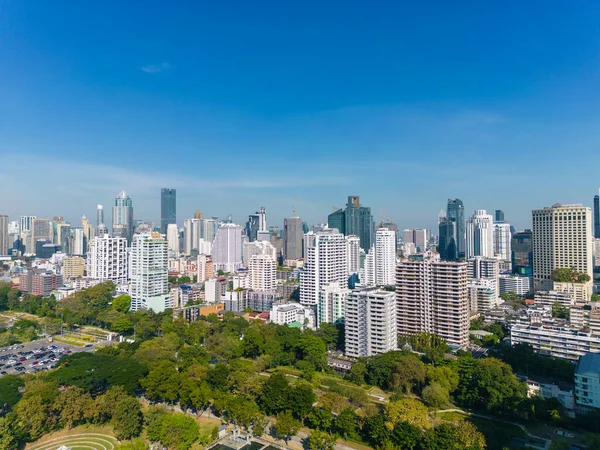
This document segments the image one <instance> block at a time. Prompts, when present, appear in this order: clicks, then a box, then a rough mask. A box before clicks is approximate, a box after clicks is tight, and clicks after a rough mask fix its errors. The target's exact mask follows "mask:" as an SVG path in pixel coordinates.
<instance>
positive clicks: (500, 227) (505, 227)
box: [494, 211, 511, 261]
mask: <svg viewBox="0 0 600 450" xmlns="http://www.w3.org/2000/svg"><path fill="white" fill-rule="evenodd" d="M497 212H498V211H496V213H497ZM510 244H511V233H510V224H509V223H508V222H494V256H496V257H497V258H500V259H501V260H503V261H510V260H511V250H510Z"/></svg>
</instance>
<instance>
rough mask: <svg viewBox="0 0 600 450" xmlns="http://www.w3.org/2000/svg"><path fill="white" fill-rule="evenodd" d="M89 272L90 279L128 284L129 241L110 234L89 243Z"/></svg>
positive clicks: (97, 237) (95, 238)
mask: <svg viewBox="0 0 600 450" xmlns="http://www.w3.org/2000/svg"><path fill="white" fill-rule="evenodd" d="M88 247H89V251H88V256H87V272H88V276H89V277H90V278H94V279H96V280H100V281H102V282H104V281H112V282H113V283H115V284H116V285H125V284H127V277H128V275H127V268H128V261H127V239H125V238H123V237H112V236H109V235H108V234H105V235H104V236H96V237H94V238H93V239H92V240H91V241H90V243H89V246H88Z"/></svg>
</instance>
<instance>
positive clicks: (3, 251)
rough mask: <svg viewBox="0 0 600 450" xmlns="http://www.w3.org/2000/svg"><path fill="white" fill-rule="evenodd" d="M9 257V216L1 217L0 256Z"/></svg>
mask: <svg viewBox="0 0 600 450" xmlns="http://www.w3.org/2000/svg"><path fill="white" fill-rule="evenodd" d="M6 255H8V216H6V215H3V214H2V215H0V256H6Z"/></svg>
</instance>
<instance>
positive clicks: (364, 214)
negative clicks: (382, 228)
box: [327, 196, 375, 251]
mask: <svg viewBox="0 0 600 450" xmlns="http://www.w3.org/2000/svg"><path fill="white" fill-rule="evenodd" d="M327 222H328V226H329V228H337V230H338V231H339V232H340V233H342V234H343V235H344V236H350V235H355V236H358V237H359V238H360V247H361V248H362V249H363V250H364V251H368V250H369V249H370V248H371V246H372V245H373V240H374V229H375V224H374V222H373V216H372V215H371V208H369V207H366V206H362V205H361V204H360V203H359V198H358V197H357V196H349V197H348V203H347V204H346V207H345V208H343V209H339V210H337V211H335V212H334V213H332V214H330V215H329V217H328V219H327Z"/></svg>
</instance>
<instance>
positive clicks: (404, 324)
mask: <svg viewBox="0 0 600 450" xmlns="http://www.w3.org/2000/svg"><path fill="white" fill-rule="evenodd" d="M468 279H469V276H468V267H467V263H465V262H449V261H441V260H440V255H439V254H437V253H435V252H432V251H427V252H425V253H422V254H419V255H415V256H413V257H412V258H411V259H405V260H403V261H402V262H400V264H398V266H397V267H396V300H397V305H398V313H397V318H398V319H397V320H398V334H413V333H417V332H429V333H434V334H437V335H438V336H441V337H443V338H444V339H445V340H446V341H447V342H448V344H449V345H452V346H455V347H462V346H465V345H467V344H468V342H469V325H470V323H469V306H470V305H469V292H468V287H467V286H468Z"/></svg>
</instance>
